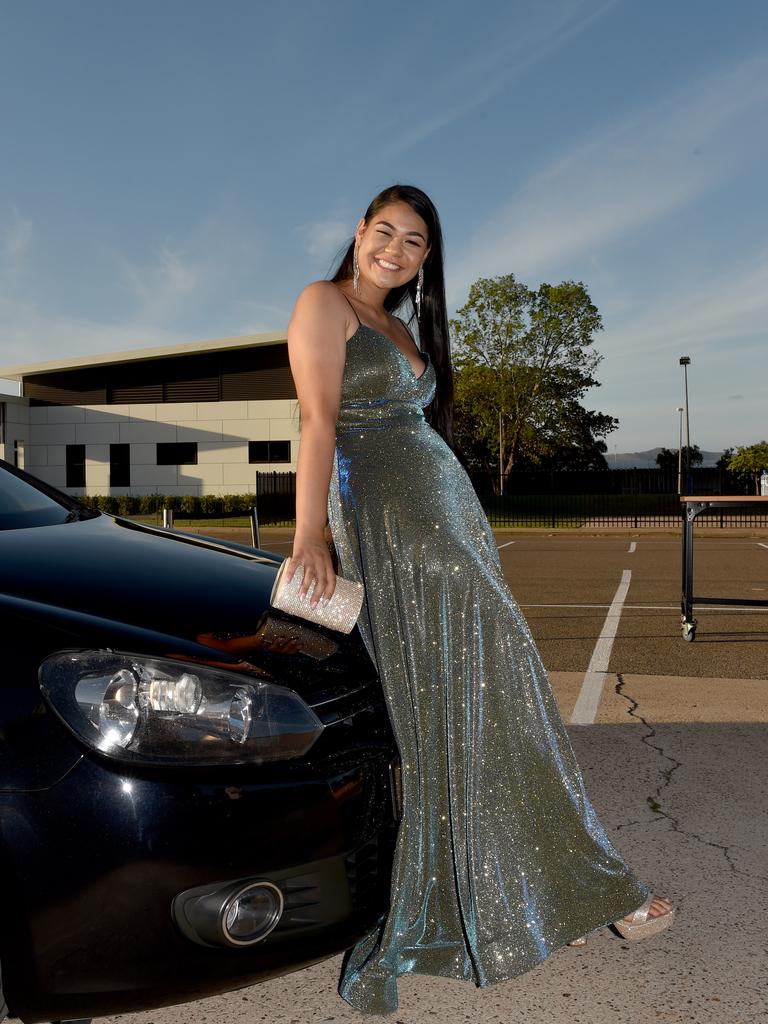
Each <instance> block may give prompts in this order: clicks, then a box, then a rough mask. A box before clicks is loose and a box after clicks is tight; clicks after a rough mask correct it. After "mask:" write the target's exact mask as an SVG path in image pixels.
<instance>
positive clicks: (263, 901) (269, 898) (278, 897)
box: [223, 882, 283, 946]
mask: <svg viewBox="0 0 768 1024" xmlns="http://www.w3.org/2000/svg"><path fill="white" fill-rule="evenodd" d="M282 912H283V894H282V893H281V892H280V890H279V889H278V888H277V886H275V885H272V884H271V882H256V883H254V884H253V885H249V886H248V887H247V888H245V889H242V890H241V891H240V892H239V893H236V894H235V895H234V896H232V897H231V898H230V899H229V900H228V902H227V904H226V905H225V908H224V914H223V931H224V937H225V939H226V940H227V942H231V943H233V944H234V945H236V946H247V945H250V944H251V943H252V942H258V941H259V939H263V938H264V936H265V935H268V934H269V933H270V932H271V931H272V929H273V928H274V927H275V925H276V924H277V922H278V921H279V920H280V915H281V914H282Z"/></svg>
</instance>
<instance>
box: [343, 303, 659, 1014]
mask: <svg viewBox="0 0 768 1024" xmlns="http://www.w3.org/2000/svg"><path fill="white" fill-rule="evenodd" d="M350 305H351V303H350ZM355 315H357V314H355ZM358 319H359V318H358ZM422 357H423V358H424V360H425V362H426V369H425V371H424V372H423V373H422V374H421V376H418V377H417V376H416V374H415V373H414V371H413V369H412V367H411V364H410V362H409V360H408V359H407V358H406V356H405V355H404V354H403V353H402V352H401V351H400V350H399V349H398V348H397V346H396V345H395V343H394V342H393V341H392V340H391V339H390V338H388V337H387V336H386V335H384V334H382V333H381V332H380V331H377V330H375V329H374V328H372V327H369V326H367V325H366V324H360V326H359V327H358V329H357V330H356V331H355V333H354V334H353V335H352V337H351V338H350V339H349V341H348V342H347V355H346V366H345V370H344V380H343V388H342V401H341V407H340V411H339V417H338V421H337V430H336V451H335V456H334V464H333V473H332V479H331V486H330V490H329V496H328V517H329V524H330V528H331V532H332V535H333V539H334V545H335V547H336V550H337V553H338V556H339V572H340V574H341V575H342V576H347V577H349V578H351V579H356V580H359V581H360V582H361V583H363V584H364V586H365V594H366V598H365V602H364V604H363V609H362V612H361V615H360V619H359V628H360V631H361V633H362V636H363V639H364V641H365V644H366V646H367V648H368V652H369V654H370V656H371V658H372V659H373V661H374V663H375V665H376V667H377V669H378V672H379V676H380V679H381V683H382V686H383V689H384V696H385V699H386V704H387V709H388V711H389V716H390V719H391V722H392V727H393V731H394V735H395V739H396V741H397V744H398V747H399V750H400V755H401V760H402V777H403V814H402V819H401V822H400V825H399V830H398V834H397V842H396V845H395V853H394V863H393V869H392V878H391V885H390V893H391V895H390V906H389V911H388V913H386V914H384V915H383V916H382V917H381V919H380V920H379V921H378V922H377V924H376V925H375V926H374V927H373V928H372V929H371V930H370V931H369V932H368V933H367V934H366V935H364V936H363V937H362V938H361V939H360V940H359V942H358V943H357V944H356V945H355V946H354V947H353V948H352V949H351V951H350V952H349V953H348V954H347V956H346V957H345V960H344V963H343V967H342V973H341V978H340V982H339V994H340V995H341V996H342V997H343V998H344V999H345V1000H346V1001H347V1002H348V1003H349V1004H350V1005H352V1006H353V1007H355V1008H356V1009H358V1010H359V1011H361V1012H363V1013H376V1014H385V1013H390V1012H392V1011H393V1010H395V1009H396V1008H397V1005H398V1004H397V976H398V975H399V974H403V973H405V972H408V971H410V972H416V973H419V974H432V975H442V976H445V977H450V978H461V979H466V980H469V981H473V982H474V983H475V984H476V985H490V984H492V983H494V982H498V981H502V980H504V979H508V978H513V977H515V976H516V975H519V974H522V973H523V972H524V971H528V970H530V969H531V968H533V967H535V966H536V965H537V964H538V963H540V962H541V961H542V960H544V959H545V958H546V957H547V956H548V955H549V954H550V953H552V951H553V950H555V949H557V948H558V947H560V946H563V945H565V944H566V943H567V942H569V941H570V940H571V939H574V938H576V937H577V936H579V935H582V934H584V933H586V932H588V931H590V930H592V929H594V928H597V927H599V926H601V925H605V924H607V923H609V922H610V921H614V920H617V919H618V918H620V917H623V916H624V915H626V914H629V913H630V912H631V911H633V910H635V909H636V908H637V907H638V906H640V904H641V903H642V902H643V901H644V900H645V898H646V897H647V896H648V895H649V893H650V889H649V887H648V886H646V885H645V884H643V883H641V882H639V881H638V880H637V878H636V877H635V876H634V875H633V874H632V872H631V870H630V869H629V868H628V866H627V864H626V863H625V862H624V860H623V859H622V858H621V856H620V855H619V853H618V852H617V850H616V849H614V847H613V846H612V845H611V842H610V840H609V838H608V836H607V834H606V832H605V830H604V828H603V827H602V825H601V824H600V821H599V820H598V818H597V815H596V813H595V811H594V808H593V807H592V805H591V803H590V801H589V798H588V796H587V793H586V791H585V788H584V782H583V779H582V775H581V771H580V769H579V766H578V764H577V762H576V759H575V756H574V752H573V748H572V747H571V743H570V740H569V738H568V734H567V732H566V729H565V726H564V724H563V720H562V718H561V717H560V713H559V710H558V707H557V704H556V702H555V698H554V696H553V693H552V690H551V689H550V684H549V681H548V678H547V674H546V670H545V669H544V666H543V664H542V661H541V658H540V656H539V653H538V651H537V649H536V646H535V643H534V641H533V638H532V636H531V633H530V630H529V628H528V625H527V623H526V621H525V619H524V618H523V615H522V613H521V611H520V609H519V607H518V605H517V603H516V601H515V599H514V597H513V596H512V594H511V592H510V590H509V587H508V586H507V584H506V582H505V580H504V577H503V575H502V571H501V565H500V561H499V554H498V549H497V547H496V543H495V540H494V537H493V533H492V531H491V527H490V525H489V523H488V520H487V519H486V516H485V514H484V512H483V509H482V507H481V505H480V502H479V500H478V498H477V495H476V493H475V491H474V489H473V487H472V485H471V483H470V480H469V477H468V476H467V474H466V472H465V470H464V468H463V466H462V465H461V463H460V462H459V461H458V460H457V459H456V457H455V455H454V454H453V452H452V451H451V449H450V448H449V447H448V445H447V444H446V443H445V442H444V440H443V439H442V437H441V436H440V435H439V434H438V433H437V431H435V430H434V429H433V428H432V427H431V426H429V424H428V423H427V422H426V419H425V415H424V408H425V407H426V406H427V405H428V403H429V402H430V401H431V399H432V398H433V396H434V393H435V385H436V377H435V369H434V366H433V364H432V363H431V361H430V360H429V356H428V354H427V353H422Z"/></svg>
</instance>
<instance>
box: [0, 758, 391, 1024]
mask: <svg viewBox="0 0 768 1024" xmlns="http://www.w3.org/2000/svg"><path fill="white" fill-rule="evenodd" d="M396 763H397V762H396V756H393V748H392V747H391V746H387V745H386V744H381V745H378V746H377V745H374V744H371V745H368V746H367V747H364V748H363V749H359V748H358V749H356V750H348V751H346V752H345V753H337V754H336V755H332V756H328V757H327V758H325V759H324V761H323V762H322V763H321V764H314V765H300V766H295V767H291V766H288V765H283V766H260V767H259V768H258V769H254V768H240V769H238V770H231V769H229V770H226V771H225V770H224V769H216V770H207V771H205V772H203V771H202V770H197V771H196V772H190V771H189V770H184V771H182V770H180V769H178V770H175V771H174V772H171V771H164V772H163V773H159V772H152V773H150V772H146V773H145V774H144V775H142V774H141V773H138V772H136V771H135V770H134V768H133V767H131V770H130V771H126V770H124V769H122V768H120V767H118V766H115V765H112V764H109V763H105V762H104V761H103V760H101V759H97V758H90V757H85V758H83V759H82V760H81V761H80V763H79V764H78V765H77V766H76V767H75V768H74V769H73V770H72V771H70V772H69V774H68V775H67V776H66V777H65V778H64V779H62V780H61V781H60V782H59V783H58V784H57V785H56V786H54V787H52V788H50V789H46V790H42V791H40V792H36V793H23V794H22V793H16V794H14V793H10V794H2V797H1V799H2V804H1V805H0V810H1V811H2V816H1V820H2V856H3V860H4V863H3V874H2V882H1V884H2V890H3V900H4V912H3V919H4V920H3V927H2V939H1V945H0V962H1V963H2V965H3V975H4V983H5V996H6V998H7V1000H8V1004H9V1007H10V1012H11V1013H12V1014H14V1015H16V1016H19V1017H21V1018H22V1019H23V1020H24V1021H25V1022H34V1021H44V1020H51V1019H63V1018H75V1017H96V1016H103V1015H106V1014H113V1013H123V1012H131V1011H135V1010H141V1009H148V1008H152V1007H156V1006H161V1005H169V1004H172V1003H177V1002H184V1001H187V1000H191V999H196V998H200V997H203V996H209V995H213V994H215V993H218V992H222V991H226V990H229V989H233V988H237V987H240V986H243V985H247V984H250V983H253V982H257V981H260V980H265V979H267V978H269V977H273V976H275V975H279V974H284V973H287V972H288V971H291V970H296V969H298V968H300V967H304V966H308V965H309V964H311V963H314V962H317V961H318V960H322V959H324V958H325V957H327V956H330V955H333V954H335V953H337V952H340V951H341V950H343V949H345V948H347V947H348V946H349V945H351V944H352V943H353V942H354V941H356V939H357V938H358V937H359V936H360V935H361V934H362V932H363V931H364V930H365V928H366V927H368V926H370V924H372V923H373V922H374V921H375V920H376V919H377V918H378V917H379V916H380V914H381V913H382V912H383V911H384V910H385V909H386V906H387V900H388V892H389V882H390V872H391V857H392V848H393V846H394V840H395V834H396V828H397V824H396V815H397V810H396V807H395V806H394V805H393V785H392V777H391V776H392V766H393V764H395V765H396ZM238 879H253V880H257V879H258V880H264V881H268V882H271V883H273V884H274V885H276V886H277V887H278V888H279V889H280V890H281V893H282V895H283V900H284V910H283V913H282V916H281V917H280V920H279V922H278V924H277V926H276V927H275V928H274V930H273V931H271V932H270V933H269V934H268V935H267V936H266V937H265V938H264V939H262V940H261V941H259V942H258V943H256V944H255V945H253V946H248V947H245V948H225V947H222V946H205V945H201V944H200V943H197V942H194V941H191V940H190V938H189V937H188V936H186V935H184V934H183V932H182V930H181V929H180V928H179V926H178V924H177V923H176V922H175V921H174V918H173V909H172V908H173V903H174V899H175V898H176V897H177V896H179V894H180V893H183V892H184V891H186V890H189V889H193V888H195V887H200V886H207V885H210V884H213V883H216V884H219V883H221V884H227V883H229V882H230V881H236V880H238Z"/></svg>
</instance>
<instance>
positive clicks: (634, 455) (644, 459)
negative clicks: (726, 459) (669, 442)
mask: <svg viewBox="0 0 768 1024" xmlns="http://www.w3.org/2000/svg"><path fill="white" fill-rule="evenodd" d="M660 451H661V448H649V449H648V451H647V452H616V454H615V455H614V454H613V452H606V455H605V458H606V461H607V463H608V468H609V469H614V468H615V469H656V456H657V455H658V454H659V452H660ZM701 454H702V455H703V456H704V461H703V462H702V463H701V466H702V467H703V468H706V467H707V466H714V465H715V464H716V463H717V460H718V459H719V458H720V456H721V455H722V454H723V453H722V452H702V453H701Z"/></svg>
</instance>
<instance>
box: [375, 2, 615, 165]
mask: <svg viewBox="0 0 768 1024" xmlns="http://www.w3.org/2000/svg"><path fill="white" fill-rule="evenodd" d="M618 2H619V0H602V2H595V0H580V2H577V3H574V2H573V0H567V2H561V0H556V2H554V3H552V2H550V3H539V4H537V5H534V6H533V9H532V11H531V14H530V20H529V21H528V23H527V24H523V23H522V21H521V19H519V18H517V19H515V22H514V24H513V25H512V27H511V28H509V29H505V30H504V31H502V33H501V35H502V38H501V41H500V42H499V41H496V43H495V45H490V46H488V45H486V46H484V47H483V49H482V52H481V53H479V54H477V55H475V56H473V57H472V58H470V59H469V60H467V61H464V62H462V63H460V64H458V65H456V66H455V67H451V68H449V70H448V71H446V73H445V74H443V75H441V76H439V77H437V78H434V79H432V80H431V81H430V82H429V83H423V84H422V86H421V88H420V89H419V95H418V103H416V104H414V107H413V111H414V114H413V117H412V125H411V127H410V128H409V129H408V131H405V132H402V131H399V133H398V130H399V129H400V127H401V125H402V118H399V119H398V121H397V122H393V123H392V124H391V125H390V126H389V127H387V126H386V125H385V126H384V129H383V133H384V134H385V135H389V136H390V137H391V141H390V142H389V143H387V144H386V145H384V146H383V147H382V150H381V152H382V155H383V156H385V157H392V156H396V155H397V154H399V153H402V152H404V151H405V150H407V149H410V148H411V147H413V146H415V145H417V144H418V143H420V142H423V141H424V140H425V139H427V138H429V136H430V135H433V134H434V133H435V132H437V131H440V130H441V129H443V128H445V127H446V126H447V125H449V124H452V123H453V122H454V121H457V120H458V119H459V118H461V117H464V116H465V115H466V114H468V113H470V112H471V111H472V110H475V109H477V107H480V106H482V104H484V103H487V102H488V101H489V100H490V99H492V98H493V97H494V96H496V95H498V93H500V92H501V91H502V89H504V88H506V87H507V86H508V85H509V84H510V82H512V81H514V79H515V78H518V77H519V76H520V75H522V74H523V73H524V72H525V71H527V70H528V69H529V68H530V67H532V66H533V65H535V64H538V63H539V62H540V61H541V60H543V59H544V58H545V57H548V56H549V55H550V54H552V53H553V52H554V51H555V50H557V49H559V48H560V47H561V46H563V45H564V44H565V43H566V42H568V41H569V40H570V39H572V38H573V37H574V36H576V35H578V34H579V33H581V32H583V31H584V30H585V29H587V28H588V27H589V26H590V25H592V24H593V23H594V22H595V21H597V20H598V19H599V18H601V17H602V16H603V15H604V14H606V13H607V12H608V11H610V10H611V9H612V8H614V7H615V6H616V5H617V3H618ZM420 111H434V113H432V114H431V116H429V117H420V116H419V112H420Z"/></svg>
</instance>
